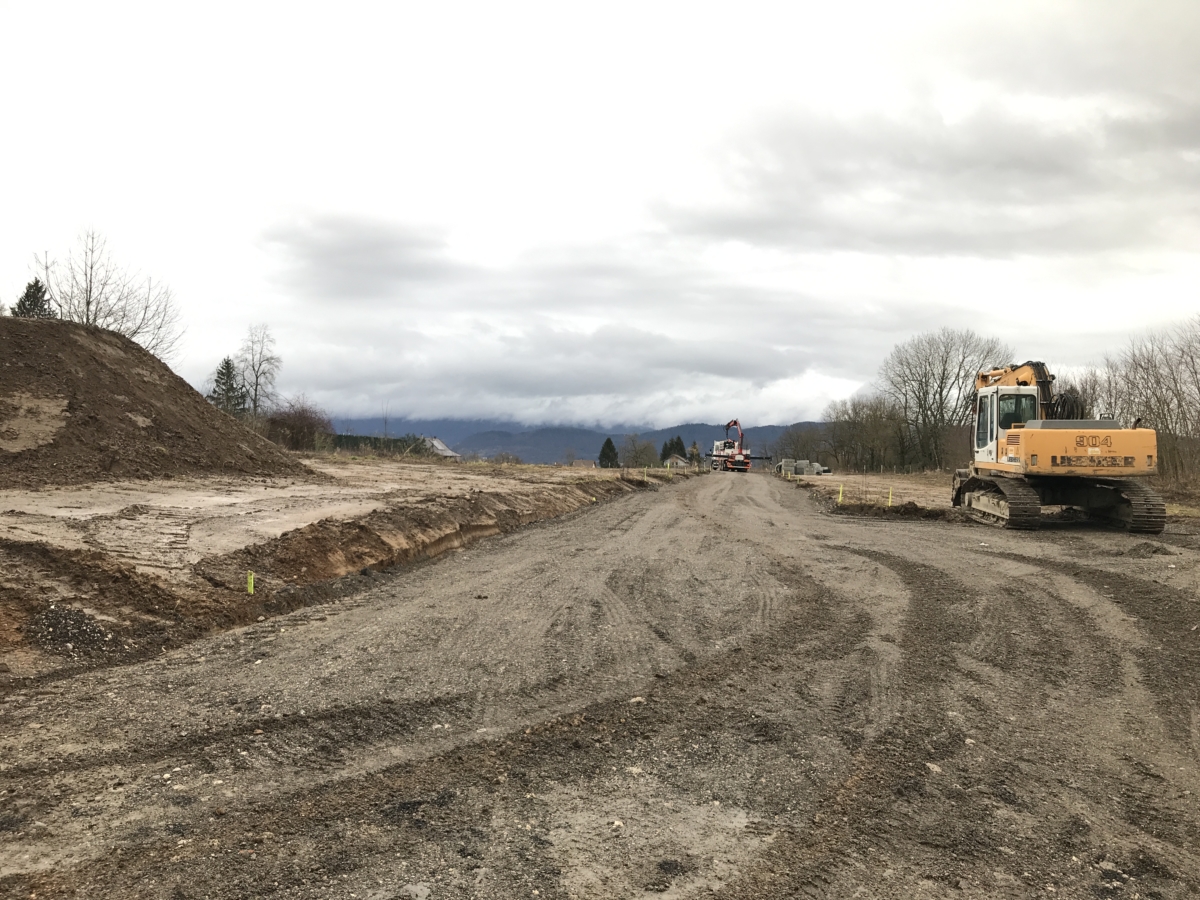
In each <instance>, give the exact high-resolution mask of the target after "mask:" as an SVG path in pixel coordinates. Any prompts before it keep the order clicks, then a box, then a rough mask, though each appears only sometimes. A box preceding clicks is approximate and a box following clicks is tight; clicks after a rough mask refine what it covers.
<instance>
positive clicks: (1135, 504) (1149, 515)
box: [1092, 478, 1167, 534]
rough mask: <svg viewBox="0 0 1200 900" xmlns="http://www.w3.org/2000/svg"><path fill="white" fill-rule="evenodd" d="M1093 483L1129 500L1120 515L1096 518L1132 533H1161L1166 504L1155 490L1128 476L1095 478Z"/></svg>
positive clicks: (1164, 525)
mask: <svg viewBox="0 0 1200 900" xmlns="http://www.w3.org/2000/svg"><path fill="white" fill-rule="evenodd" d="M1093 484H1097V485H1102V486H1103V487H1107V488H1112V489H1113V490H1115V491H1117V492H1118V493H1119V494H1120V495H1121V496H1122V497H1124V498H1125V499H1126V500H1128V501H1129V509H1128V510H1127V511H1123V515H1120V516H1104V515H1100V514H1096V513H1092V515H1094V516H1096V518H1101V519H1104V520H1105V521H1110V522H1112V523H1113V524H1118V525H1124V526H1125V527H1126V528H1127V529H1128V530H1129V531H1130V532H1131V533H1133V534H1162V532H1163V529H1164V528H1166V527H1167V505H1166V504H1165V503H1164V502H1163V499H1162V497H1160V496H1159V495H1158V494H1157V493H1156V492H1155V491H1153V490H1152V489H1151V488H1150V487H1149V485H1147V484H1146V483H1145V482H1143V481H1135V480H1133V479H1130V478H1096V479H1094V480H1093Z"/></svg>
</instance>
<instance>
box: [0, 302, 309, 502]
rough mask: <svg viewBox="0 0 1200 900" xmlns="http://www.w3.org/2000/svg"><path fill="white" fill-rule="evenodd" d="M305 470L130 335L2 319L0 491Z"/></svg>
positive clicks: (28, 320)
mask: <svg viewBox="0 0 1200 900" xmlns="http://www.w3.org/2000/svg"><path fill="white" fill-rule="evenodd" d="M305 471H306V470H305V469H304V467H303V466H302V465H300V463H299V462H298V461H297V460H295V459H294V458H293V457H291V456H289V455H288V454H286V453H284V452H283V451H281V450H280V449H279V448H278V447H276V446H275V445H274V444H272V443H270V442H269V441H267V440H265V439H263V438H261V437H259V436H258V435H257V434H255V433H254V432H252V431H250V430H249V429H247V428H245V427H243V426H242V425H241V424H240V423H238V422H237V421H236V420H235V419H233V418H231V417H230V416H227V415H225V414H224V413H221V412H219V411H218V410H216V409H215V408H213V406H212V405H211V404H209V403H207V402H206V401H205V400H204V398H203V397H201V396H200V395H199V394H198V393H196V391H195V390H194V389H193V388H192V387H191V385H189V384H188V383H187V382H186V381H184V380H183V379H182V378H180V377H179V376H178V375H176V374H175V373H174V372H172V371H171V370H170V369H169V368H168V367H167V366H166V365H164V364H163V363H162V362H161V361H160V360H158V359H157V358H156V357H154V356H153V355H152V354H150V353H147V352H146V351H145V350H143V349H142V348H141V347H140V346H138V345H137V344H135V343H134V342H133V341H130V340H128V339H127V338H123V337H121V336H120V335H117V334H114V333H113V332H110V331H102V330H99V329H95V328H86V327H84V326H82V325H75V324H72V323H70V322H60V321H57V320H43V319H16V318H12V317H11V316H5V317H0V488H6V487H40V486H44V485H55V484H80V483H83V482H89V481H96V480H105V479H120V478H130V477H134V478H161V477H171V476H178V475H184V474H188V475H195V474H212V473H240V474H251V475H281V474H293V475H296V474H304V473H305Z"/></svg>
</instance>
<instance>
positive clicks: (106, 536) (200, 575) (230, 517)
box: [0, 459, 659, 689]
mask: <svg viewBox="0 0 1200 900" xmlns="http://www.w3.org/2000/svg"><path fill="white" fill-rule="evenodd" d="M320 465H322V470H321V472H320V474H321V475H322V478H321V479H320V480H319V483H317V484H313V483H312V482H311V480H300V481H296V480H294V479H276V480H274V481H263V480H255V481H247V480H241V481H233V482H230V481H220V482H217V483H215V484H210V483H208V482H204V481H193V482H189V483H185V484H174V483H172V484H162V483H159V484H149V485H145V486H138V485H117V486H112V487H105V488H92V487H89V488H83V489H69V490H68V489H61V490H58V491H50V492H46V491H39V492H27V493H22V492H12V491H10V492H0V509H2V508H3V506H4V505H6V504H16V505H20V506H22V507H23V508H19V509H8V510H7V511H0V689H3V688H5V687H7V688H9V689H11V688H12V687H13V686H14V685H19V684H24V683H27V680H28V679H29V678H31V677H40V676H47V675H51V674H53V675H54V677H64V676H65V675H67V674H69V673H71V672H76V671H80V670H82V669H84V668H89V667H95V666H102V665H110V664H116V663H128V662H130V661H132V660H137V659H143V658H145V657H147V656H149V655H153V654H157V653H161V652H162V651H164V650H166V649H168V648H171V647H179V646H181V645H183V644H186V643H187V642H189V641H191V640H194V639H195V638H196V637H197V636H199V635H201V634H205V633H209V632H212V631H217V630H223V629H227V628H232V627H235V626H238V625H244V624H247V623H249V622H253V621H256V620H257V619H259V617H264V618H269V617H271V616H274V615H278V614H281V613H285V612H289V611H291V610H294V609H299V608H301V607H305V606H310V605H312V604H315V603H322V602H326V601H328V600H330V599H334V598H337V597H341V596H345V595H347V594H353V593H356V592H360V591H362V590H363V589H364V588H365V587H366V586H368V585H369V584H370V583H371V578H372V577H374V576H376V575H378V574H379V573H380V572H382V571H385V570H389V569H393V568H395V567H398V566H405V565H410V564H412V563H414V562H418V561H420V560H424V559H430V558H433V557H436V556H438V555H440V554H442V553H445V552H447V551H451V550H456V549H460V548H462V547H463V546H466V545H467V544H468V543H470V542H472V541H474V540H476V539H478V538H481V537H488V536H492V535H498V534H504V533H507V532H510V531H512V530H513V529H515V528H517V527H519V526H521V525H525V524H529V523H531V522H537V521H541V520H543V519H548V518H554V517H556V516H562V515H565V514H567V513H571V512H574V511H575V510H578V509H580V508H583V507H587V506H590V505H593V504H596V503H603V502H605V501H607V500H610V499H612V498H615V497H619V496H622V495H624V494H627V493H631V492H634V491H639V490H643V489H647V488H651V489H652V488H654V487H655V486H656V485H657V484H658V483H659V482H658V481H657V480H651V481H648V482H644V481H643V480H642V479H641V478H638V479H633V480H629V481H626V480H623V479H622V478H621V477H619V473H608V474H607V475H606V476H605V477H601V476H598V475H585V474H583V473H579V474H576V473H573V472H571V471H570V470H553V469H534V468H530V467H510V468H506V469H505V468H500V467H492V466H463V467H447V466H439V465H427V464H401V463H391V464H389V463H386V462H376V463H363V464H359V463H356V462H354V461H340V462H339V461H337V460H332V459H331V460H326V461H324V462H323V463H320ZM222 493H224V494H226V495H227V496H225V497H222V496H220V495H221V494H222ZM222 501H224V502H222ZM266 535H274V536H269V537H266ZM264 537H265V539H264ZM250 572H253V573H254V592H253V594H250V593H249V583H248V574H249V573H250Z"/></svg>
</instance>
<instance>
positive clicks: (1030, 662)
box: [729, 547, 1200, 898]
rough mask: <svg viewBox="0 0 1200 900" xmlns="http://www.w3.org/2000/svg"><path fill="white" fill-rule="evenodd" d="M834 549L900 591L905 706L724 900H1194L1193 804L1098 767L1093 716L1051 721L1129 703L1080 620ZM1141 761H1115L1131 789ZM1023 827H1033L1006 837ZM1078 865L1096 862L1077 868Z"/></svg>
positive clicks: (1009, 595) (1032, 593)
mask: <svg viewBox="0 0 1200 900" xmlns="http://www.w3.org/2000/svg"><path fill="white" fill-rule="evenodd" d="M839 549H844V550H846V551H848V552H851V553H855V554H857V555H860V556H863V557H865V558H868V559H872V560H875V561H877V562H879V563H880V564H881V565H884V566H887V567H888V568H889V569H891V570H892V571H893V572H895V573H896V574H897V575H898V576H899V577H900V578H901V580H902V581H903V583H904V584H905V587H906V588H907V591H908V594H909V598H910V599H909V606H908V610H907V613H906V615H905V618H904V625H903V629H902V635H901V637H900V641H899V643H900V646H901V648H902V651H903V655H902V657H901V660H900V662H899V664H898V665H897V667H896V671H895V680H896V682H897V683H896V684H895V685H894V690H896V691H897V692H899V693H900V694H901V695H902V696H903V698H904V700H903V702H902V703H901V705H900V706H899V707H898V709H897V711H896V713H895V716H894V718H893V720H892V721H891V722H890V723H887V724H885V725H884V726H883V727H882V730H881V732H880V733H879V734H878V735H877V736H876V737H873V738H871V739H869V740H868V741H867V742H866V744H865V745H864V747H863V748H862V749H861V750H860V751H859V752H858V753H856V754H855V757H854V759H853V762H852V764H851V765H850V766H849V767H848V770H847V772H846V774H845V777H844V778H842V779H840V780H839V781H838V783H837V785H836V787H835V788H834V789H833V790H831V791H830V792H828V793H827V794H826V795H825V796H824V797H823V798H822V800H821V802H820V804H819V806H818V809H817V812H816V813H815V814H814V815H813V817H812V820H811V823H810V824H809V825H808V827H806V828H804V829H797V830H793V831H790V832H785V833H784V834H782V835H781V836H780V839H779V840H777V841H776V842H775V843H774V844H773V845H772V846H771V847H770V848H768V849H767V850H766V852H765V853H764V855H763V857H762V858H761V859H760V860H759V866H758V867H756V871H755V872H753V873H752V874H750V875H748V876H747V877H746V878H744V879H743V880H742V881H741V882H739V883H738V884H737V885H734V886H732V889H731V891H730V894H729V895H730V896H735V897H747V898H750V897H754V898H759V897H781V898H782V897H791V896H807V897H834V896H836V897H842V896H851V895H855V893H856V891H859V890H866V891H868V892H870V891H873V890H878V889H879V884H880V882H881V881H886V882H887V883H888V890H889V891H890V892H892V895H893V896H902V895H906V894H909V893H913V892H916V891H917V890H918V889H920V885H921V883H922V882H924V883H926V884H927V885H928V884H929V883H932V884H933V885H940V886H941V887H940V889H942V890H944V889H946V888H956V889H959V890H964V891H983V895H987V896H992V895H994V893H993V892H996V893H1006V891H1005V888H1006V886H1007V887H1008V888H1009V889H1011V890H1015V891H1016V892H1017V893H1014V894H1013V896H1016V895H1018V894H1019V895H1024V891H1025V890H1033V889H1034V885H1037V884H1048V885H1050V886H1051V887H1053V886H1054V885H1056V884H1057V885H1058V889H1059V890H1062V889H1064V887H1066V888H1069V889H1072V890H1076V889H1077V890H1081V891H1086V892H1087V893H1089V894H1096V893H1104V892H1106V891H1108V890H1111V889H1112V888H1113V886H1115V885H1117V884H1125V883H1128V884H1129V885H1130V888H1131V889H1132V888H1133V886H1134V880H1136V881H1138V882H1139V883H1140V886H1141V889H1142V890H1149V891H1150V893H1149V894H1143V896H1158V897H1163V898H1166V897H1184V896H1191V893H1190V892H1191V891H1192V890H1194V889H1195V888H1196V887H1197V884H1196V883H1195V882H1194V881H1193V879H1191V878H1189V877H1187V876H1185V875H1184V874H1183V873H1184V872H1186V871H1187V870H1188V868H1189V866H1190V865H1191V864H1192V857H1193V856H1194V854H1192V852H1191V851H1189V850H1188V849H1186V848H1188V847H1189V846H1195V844H1196V842H1197V840H1200V833H1197V831H1196V828H1195V825H1194V823H1192V824H1189V823H1190V822H1192V819H1191V817H1189V816H1188V815H1187V812H1186V808H1187V806H1186V796H1185V795H1186V792H1182V795H1181V792H1180V790H1179V787H1178V786H1176V787H1175V788H1174V789H1172V787H1171V786H1170V785H1169V784H1168V783H1165V782H1164V781H1163V780H1162V776H1161V775H1160V774H1157V773H1154V775H1152V776H1151V778H1150V779H1147V780H1146V781H1144V782H1142V783H1140V784H1139V783H1138V781H1137V779H1136V777H1135V778H1134V779H1133V781H1134V783H1133V784H1132V785H1130V784H1129V779H1128V778H1127V772H1125V771H1119V770H1118V771H1116V772H1110V771H1106V770H1105V767H1104V766H1103V765H1101V766H1099V767H1098V766H1097V765H1096V762H1097V757H1095V756H1093V755H1092V753H1091V751H1092V743H1093V742H1094V741H1096V740H1103V738H1101V737H1100V736H1098V735H1097V736H1093V735H1089V734H1088V731H1087V729H1088V728H1089V727H1090V726H1091V724H1092V723H1091V722H1090V721H1088V714H1087V713H1086V712H1084V713H1081V714H1080V720H1078V721H1063V722H1061V723H1057V722H1055V721H1053V719H1054V717H1056V716H1060V715H1063V713H1062V712H1061V710H1062V709H1063V707H1064V706H1066V707H1068V708H1069V707H1071V706H1074V705H1076V704H1079V703H1081V702H1083V701H1085V700H1086V702H1087V703H1089V704H1090V703H1094V702H1096V701H1099V702H1101V703H1103V701H1104V700H1105V699H1106V698H1109V699H1111V698H1113V696H1114V695H1115V694H1117V693H1118V692H1119V691H1120V689H1121V684H1120V681H1121V662H1120V653H1119V651H1118V648H1116V647H1115V646H1114V645H1113V644H1112V642H1111V641H1110V640H1108V639H1107V638H1105V637H1104V636H1103V635H1102V634H1101V633H1100V632H1099V629H1098V627H1097V625H1096V624H1095V623H1094V622H1092V621H1091V619H1090V618H1089V616H1088V615H1087V614H1086V612H1084V611H1083V610H1080V609H1077V608H1075V607H1073V606H1072V605H1071V604H1070V603H1068V602H1067V601H1066V600H1064V599H1063V598H1061V597H1059V596H1058V595H1057V594H1055V593H1054V592H1053V591H1050V590H1046V589H1044V588H1040V587H1037V586H1028V587H1026V586H1020V585H1013V584H1011V583H1009V584H1007V585H1006V587H1005V589H1004V590H1002V591H996V590H995V589H994V585H993V584H992V583H990V581H985V582H984V584H986V585H987V590H982V589H975V590H972V589H968V588H966V587H965V586H964V585H962V584H960V583H959V582H958V581H957V580H956V579H954V578H953V577H950V576H948V575H946V574H945V573H943V572H942V571H941V570H939V569H937V568H935V567H932V566H927V565H924V564H921V563H916V562H913V561H911V560H907V559H903V558H900V557H897V556H894V555H892V554H888V553H883V552H879V551H873V550H863V549H856V548H851V547H843V548H839ZM1017 559H1018V560H1019V561H1020V562H1026V561H1027V560H1025V559H1024V558H1020V557H1017ZM998 638H1000V639H999V640H998ZM964 666H965V668H964ZM989 669H990V670H991V672H990V673H989V671H988V670H989ZM997 676H998V679H997ZM1018 698H1019V699H1018ZM1067 698H1078V699H1074V700H1070V701H1068V699H1067ZM1041 708H1046V710H1047V716H1048V718H1047V719H1045V720H1044V719H1043V718H1041V717H1037V716H1036V715H1035V716H1034V717H1031V719H1030V721H1028V722H1018V723H1017V724H1015V725H1014V724H1012V723H1013V721H1014V718H1013V716H1011V715H1010V712H1013V711H1018V710H1019V711H1022V712H1024V714H1025V715H1030V711H1032V710H1038V709H1041ZM1056 727H1057V728H1061V729H1062V730H1061V731H1057V732H1056V730H1055V729H1056ZM1072 730H1075V731H1077V732H1078V737H1076V736H1075V735H1073V734H1070V733H1069V732H1071V731H1072ZM968 738H969V740H968ZM1078 740H1082V743H1081V744H1080V743H1076V741H1078ZM1119 746H1120V742H1119V741H1118V742H1117V744H1116V745H1115V747H1114V749H1113V750H1109V751H1108V752H1117V753H1119V752H1121V751H1120V750H1119V749H1116V748H1117V747H1119ZM979 748H983V752H982V753H980V749H979ZM1051 748H1053V749H1051ZM1105 750H1107V748H1104V749H1102V750H1101V751H1100V755H1099V757H1098V760H1099V761H1101V762H1102V761H1103V760H1104V758H1105V756H1104V753H1105ZM1132 750H1133V746H1132V745H1130V746H1129V747H1128V748H1127V749H1126V750H1125V753H1126V754H1127V755H1126V756H1124V757H1122V759H1123V760H1124V761H1125V763H1127V764H1128V768H1133V769H1134V770H1135V773H1134V774H1135V775H1136V769H1137V765H1136V764H1135V762H1134V759H1135V758H1134V757H1132V756H1129V755H1128V754H1129V753H1130V752H1131V751H1132ZM1151 768H1153V766H1152V767H1151ZM1098 769H1099V771H1097V770H1098ZM1064 771H1065V772H1077V773H1080V774H1079V775H1077V776H1076V779H1073V780H1068V779H1064V776H1063V772H1064ZM1114 775H1115V776H1117V777H1118V778H1120V781H1119V782H1118V783H1121V784H1122V785H1124V786H1123V787H1122V788H1121V793H1122V798H1121V799H1120V800H1119V801H1118V804H1117V810H1116V811H1117V812H1118V814H1119V815H1120V817H1121V819H1122V820H1123V821H1118V822H1115V823H1107V822H1106V823H1105V824H1106V827H1105V829H1104V831H1103V832H1102V834H1105V835H1107V839H1106V840H1105V843H1104V844H1102V845H1101V847H1100V848H1098V849H1097V848H1096V846H1095V841H1096V840H1097V837H1096V836H1093V819H1096V818H1100V817H1103V816H1104V811H1106V810H1110V809H1111V808H1112V806H1113V804H1112V803H1111V800H1117V799H1118V798H1117V797H1111V798H1110V797H1109V795H1110V794H1111V793H1112V792H1113V789H1114V788H1113V780H1112V779H1113V776H1114ZM1014 817H1015V818H1016V819H1017V820H1024V821H1028V822H1029V823H1030V824H1031V826H1032V823H1035V822H1036V823H1038V828H1037V829H1032V828H1031V829H1030V831H1029V832H1028V833H1023V834H1022V833H1013V831H1012V830H1011V828H1012V826H1011V825H1009V824H1006V823H1009V822H1011V821H1012V820H1013V819H1014ZM1006 844H1007V846H1005V845H1006ZM1075 854H1078V856H1079V857H1084V856H1085V854H1086V855H1087V862H1085V863H1084V864H1082V865H1083V867H1082V868H1080V863H1079V860H1078V859H1077V858H1076V856H1075ZM1072 859H1074V860H1075V862H1074V864H1072V863H1071V860H1072ZM1014 860H1019V866H1018V868H1016V869H1015V870H1014V868H1013V866H1014ZM1073 865H1074V869H1073V870H1072V868H1073ZM1101 866H1107V867H1108V868H1107V869H1105V868H1102V867H1101ZM884 870H887V871H888V872H889V873H890V875H887V874H884ZM1110 872H1120V873H1121V874H1120V876H1119V878H1118V876H1116V875H1112V874H1106V873H1110ZM993 879H995V880H993ZM1122 879H1123V880H1122ZM1131 879H1133V880H1131ZM930 886H932V885H930Z"/></svg>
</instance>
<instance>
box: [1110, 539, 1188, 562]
mask: <svg viewBox="0 0 1200 900" xmlns="http://www.w3.org/2000/svg"><path fill="white" fill-rule="evenodd" d="M1117 555H1118V556H1132V557H1133V558H1134V559H1149V558H1150V557H1152V556H1174V555H1175V551H1174V550H1172V549H1171V548H1170V547H1167V546H1166V545H1164V544H1159V543H1156V542H1154V541H1139V542H1138V543H1136V544H1134V545H1133V546H1132V547H1129V548H1128V549H1126V550H1123V551H1120V552H1119V553H1118V554H1117Z"/></svg>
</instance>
